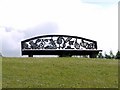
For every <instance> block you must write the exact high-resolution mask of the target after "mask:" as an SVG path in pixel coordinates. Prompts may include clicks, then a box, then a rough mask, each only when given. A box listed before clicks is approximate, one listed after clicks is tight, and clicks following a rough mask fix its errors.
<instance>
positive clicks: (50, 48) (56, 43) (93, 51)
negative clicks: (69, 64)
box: [21, 35, 102, 58]
mask: <svg viewBox="0 0 120 90" xmlns="http://www.w3.org/2000/svg"><path fill="white" fill-rule="evenodd" d="M21 51H22V55H28V56H29V57H33V55H59V56H64V55H67V56H72V55H89V56H90V58H95V57H96V56H97V54H98V53H99V52H101V51H102V50H97V42H96V41H94V40H90V39H86V38H82V37H78V36H69V35H43V36H37V37H33V38H30V39H26V40H24V41H21Z"/></svg>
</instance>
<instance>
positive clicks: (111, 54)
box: [97, 51, 120, 59]
mask: <svg viewBox="0 0 120 90" xmlns="http://www.w3.org/2000/svg"><path fill="white" fill-rule="evenodd" d="M97 57H98V58H106V59H120V51H117V53H116V54H115V55H114V54H113V52H112V51H110V52H109V54H106V53H105V54H104V55H103V54H102V53H101V52H100V53H99V54H98V56H97Z"/></svg>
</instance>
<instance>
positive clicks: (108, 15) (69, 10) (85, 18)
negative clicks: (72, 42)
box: [0, 0, 119, 57]
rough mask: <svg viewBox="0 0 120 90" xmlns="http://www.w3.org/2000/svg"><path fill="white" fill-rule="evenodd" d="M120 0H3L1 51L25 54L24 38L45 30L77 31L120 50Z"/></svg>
mask: <svg viewBox="0 0 120 90" xmlns="http://www.w3.org/2000/svg"><path fill="white" fill-rule="evenodd" d="M118 1H119V0H0V47H1V48H0V51H2V54H3V55H4V56H12V57H14V56H21V51H20V43H21V40H25V39H27V38H31V37H34V36H40V35H44V34H66V35H75V36H80V37H84V38H88V39H92V40H95V41H97V42H98V49H101V50H103V52H107V53H109V51H110V50H112V51H113V52H114V53H116V52H117V50H118Z"/></svg>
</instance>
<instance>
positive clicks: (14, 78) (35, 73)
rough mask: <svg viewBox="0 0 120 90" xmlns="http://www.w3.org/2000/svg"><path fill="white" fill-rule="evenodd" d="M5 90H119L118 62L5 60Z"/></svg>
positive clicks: (80, 59) (81, 59)
mask: <svg viewBox="0 0 120 90" xmlns="http://www.w3.org/2000/svg"><path fill="white" fill-rule="evenodd" d="M2 60H3V63H2V65H3V67H2V69H3V73H2V75H3V77H2V79H3V83H2V85H3V88H6V87H7V88H22V87H23V88H28V87H29V88H40V87H42V88H44V87H45V88H47V87H48V88H56V87H57V88H62V87H64V88H71V87H72V88H106V87H108V88H116V87H118V61H117V60H102V59H88V58H3V59H2Z"/></svg>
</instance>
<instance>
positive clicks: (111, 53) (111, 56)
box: [110, 51, 115, 59]
mask: <svg viewBox="0 0 120 90" xmlns="http://www.w3.org/2000/svg"><path fill="white" fill-rule="evenodd" d="M114 57H115V56H114V54H113V52H112V51H110V58H111V59H113V58H114Z"/></svg>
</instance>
